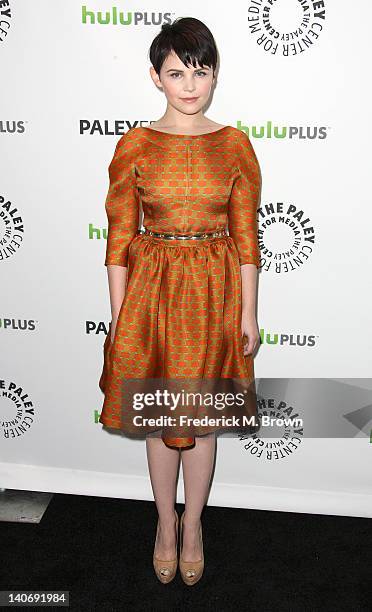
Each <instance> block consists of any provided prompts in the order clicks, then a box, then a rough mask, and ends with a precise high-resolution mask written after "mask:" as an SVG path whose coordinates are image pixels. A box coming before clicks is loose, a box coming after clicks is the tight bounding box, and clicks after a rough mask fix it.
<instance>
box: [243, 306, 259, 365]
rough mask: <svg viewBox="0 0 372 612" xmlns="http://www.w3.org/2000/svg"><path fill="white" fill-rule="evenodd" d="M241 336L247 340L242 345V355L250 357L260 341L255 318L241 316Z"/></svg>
mask: <svg viewBox="0 0 372 612" xmlns="http://www.w3.org/2000/svg"><path fill="white" fill-rule="evenodd" d="M241 334H242V336H246V337H247V340H246V341H245V342H244V343H243V348H244V355H245V356H246V355H251V353H253V351H254V350H255V349H256V347H257V346H258V344H259V341H260V333H259V331H258V325H257V321H256V317H254V316H248V315H245V314H243V315H242V325H241Z"/></svg>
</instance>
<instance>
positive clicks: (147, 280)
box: [99, 126, 261, 447]
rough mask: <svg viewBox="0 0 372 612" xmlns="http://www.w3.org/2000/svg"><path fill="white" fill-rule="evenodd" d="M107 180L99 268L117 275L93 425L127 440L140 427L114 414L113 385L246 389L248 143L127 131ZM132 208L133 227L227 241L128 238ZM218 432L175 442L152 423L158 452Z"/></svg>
mask: <svg viewBox="0 0 372 612" xmlns="http://www.w3.org/2000/svg"><path fill="white" fill-rule="evenodd" d="M109 178H110V185H109V191H108V194H107V198H106V204H105V207H106V213H107V218H108V236H107V247H106V258H105V265H118V266H125V267H127V268H128V271H127V282H126V292H125V297H124V300H123V303H122V306H121V309H120V313H119V317H118V321H117V326H116V332H115V338H114V341H113V342H111V340H110V333H109V334H108V335H107V337H106V340H105V344H104V364H103V371H102V375H101V378H100V381H99V386H100V388H101V390H102V391H103V393H104V396H105V398H104V403H103V408H102V412H101V415H100V419H99V420H100V422H101V423H102V424H104V425H105V426H106V427H111V428H114V429H120V430H122V431H123V432H125V433H128V434H138V433H143V430H141V431H138V427H137V426H135V425H134V424H133V410H130V409H129V408H128V409H126V404H125V401H126V400H125V398H124V396H125V392H124V389H125V379H150V378H152V379H156V378H162V379H178V378H181V379H204V378H214V379H217V378H237V379H244V380H247V381H249V383H252V381H254V368H253V358H252V356H250V355H248V356H244V354H243V339H242V336H241V274H240V265H243V264H254V265H255V266H256V267H257V268H258V267H259V265H260V256H259V246H258V239H257V206H258V200H259V195H260V190H261V174H260V168H259V164H258V161H257V158H256V155H255V152H254V150H253V147H252V144H251V142H250V140H249V138H248V136H247V135H246V134H245V133H244V132H242V131H240V130H238V129H236V128H234V127H232V126H225V127H224V128H220V129H219V130H217V131H215V132H211V133H208V134H202V135H183V134H177V135H175V134H168V133H164V132H161V131H157V130H154V129H152V128H144V127H138V128H132V129H130V130H129V131H128V132H127V133H126V134H124V135H123V136H122V137H121V138H120V140H119V141H118V143H117V145H116V149H115V153H114V156H113V159H112V161H111V164H110V167H109ZM141 206H142V209H143V214H144V217H143V225H144V227H146V228H148V229H149V230H152V231H154V232H163V233H171V234H186V235H192V234H195V233H200V232H214V231H216V230H221V229H224V228H226V227H227V228H228V231H229V235H228V236H223V237H212V238H206V239H203V240H167V239H165V238H158V237H154V236H151V235H146V234H139V233H138V227H139V222H140V210H141ZM247 411H248V412H249V413H250V414H252V413H255V408H252V407H250V408H249V409H247ZM156 429H159V428H154V427H153V428H152V430H151V431H153V430H156ZM218 429H219V427H215V428H214V427H209V428H206V427H203V428H200V429H198V427H195V428H194V429H193V435H189V433H190V430H188V432H186V434H185V435H180V432H179V430H176V429H174V430H173V429H172V427H164V428H162V434H161V435H162V439H163V441H164V443H165V444H167V445H168V446H174V447H187V446H191V445H192V444H193V443H194V434H195V435H203V434H205V433H209V432H210V431H216V430H218ZM148 431H150V429H149V430H148Z"/></svg>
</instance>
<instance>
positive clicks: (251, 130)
mask: <svg viewBox="0 0 372 612" xmlns="http://www.w3.org/2000/svg"><path fill="white" fill-rule="evenodd" d="M236 127H237V128H238V130H242V132H245V133H246V134H247V136H249V137H250V138H269V139H270V138H272V139H275V140H284V139H287V140H324V139H325V138H327V129H328V128H327V127H326V126H323V125H275V123H273V122H272V121H266V123H263V124H262V125H251V126H247V125H243V124H242V122H241V121H238V122H237V124H236Z"/></svg>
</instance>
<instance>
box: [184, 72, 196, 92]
mask: <svg viewBox="0 0 372 612" xmlns="http://www.w3.org/2000/svg"><path fill="white" fill-rule="evenodd" d="M183 89H184V91H187V92H193V91H195V89H196V88H195V82H194V77H193V76H191V75H190V76H188V77H186V80H185V85H184V88H183Z"/></svg>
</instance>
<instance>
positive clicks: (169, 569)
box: [153, 510, 178, 584]
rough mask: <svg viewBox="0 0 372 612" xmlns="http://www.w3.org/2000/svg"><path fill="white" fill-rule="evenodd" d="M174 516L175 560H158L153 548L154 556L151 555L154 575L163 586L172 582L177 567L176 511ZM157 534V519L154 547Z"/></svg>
mask: <svg viewBox="0 0 372 612" xmlns="http://www.w3.org/2000/svg"><path fill="white" fill-rule="evenodd" d="M174 514H175V516H176V556H175V558H174V559H172V560H171V561H164V560H162V559H158V557H156V556H155V547H154V554H153V565H154V570H155V574H156V575H157V577H158V578H159V580H160V582H162V583H163V584H168V582H170V581H171V580H173V578H174V577H175V575H176V571H177V565H178V555H177V548H178V514H177V511H176V510H175V511H174ZM158 533H159V519H158V524H157V527H156V538H155V545H156V541H157V539H158Z"/></svg>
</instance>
